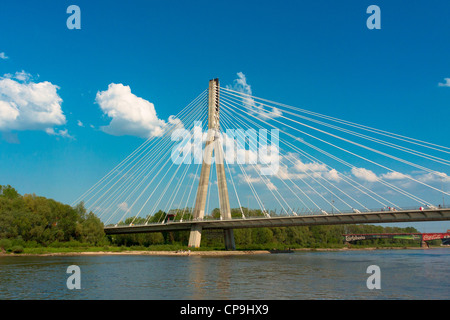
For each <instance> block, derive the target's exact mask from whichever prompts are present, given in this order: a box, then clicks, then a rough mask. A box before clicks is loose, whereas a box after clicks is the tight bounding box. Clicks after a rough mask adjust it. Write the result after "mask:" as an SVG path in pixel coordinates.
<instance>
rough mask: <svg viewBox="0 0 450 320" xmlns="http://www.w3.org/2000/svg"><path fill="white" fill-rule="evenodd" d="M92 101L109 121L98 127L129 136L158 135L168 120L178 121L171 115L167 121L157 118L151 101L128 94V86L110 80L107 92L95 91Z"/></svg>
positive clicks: (129, 92)
mask: <svg viewBox="0 0 450 320" xmlns="http://www.w3.org/2000/svg"><path fill="white" fill-rule="evenodd" d="M95 101H96V102H97V103H98V105H99V106H100V108H101V110H102V111H103V112H104V114H106V115H107V116H108V117H110V118H111V122H110V123H109V125H107V126H102V127H101V129H102V130H103V131H104V132H106V133H108V134H111V135H115V136H121V135H131V136H138V137H142V138H150V137H153V136H160V135H161V134H162V132H163V128H164V126H165V125H166V124H167V123H171V124H175V123H180V120H179V119H176V118H174V117H173V116H170V117H169V119H168V122H166V121H164V120H162V119H159V118H158V116H157V114H156V110H155V106H154V105H153V103H151V102H149V101H147V100H144V99H142V98H140V97H137V96H136V95H134V94H133V93H131V89H130V87H129V86H124V85H123V84H120V83H119V84H116V83H111V84H110V85H109V86H108V89H107V90H106V91H102V92H100V91H99V92H97V96H96V98H95Z"/></svg>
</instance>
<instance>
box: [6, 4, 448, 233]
mask: <svg viewBox="0 0 450 320" xmlns="http://www.w3.org/2000/svg"><path fill="white" fill-rule="evenodd" d="M71 4H76V5H78V6H79V7H80V9H81V30H69V29H68V28H67V27H66V20H67V18H68V17H69V14H67V13H66V9H67V7H68V6H69V5H71ZM371 4H376V5H378V6H379V7H380V9H381V29H380V30H369V29H368V28H367V27H366V20H367V18H368V17H369V14H367V13H366V9H367V7H368V6H369V5H371ZM449 12H450V3H449V2H448V1H433V2H432V4H430V2H427V1H415V2H413V3H407V4H405V2H404V1H375V2H372V1H370V2H369V1H308V2H306V1H303V2H301V1H214V2H211V1H189V2H188V1H132V2H129V1H95V2H93V1H79V0H77V1H70V2H69V1H39V2H36V1H8V2H4V3H2V8H1V10H0V53H1V52H2V53H3V58H0V77H2V79H6V78H7V79H11V80H12V81H15V82H16V83H22V84H23V83H27V84H30V83H35V84H37V83H42V82H48V83H49V84H48V85H49V86H50V84H51V86H57V88H56V89H57V90H56V93H49V94H50V95H51V97H50V98H49V99H50V101H52V102H57V100H58V97H59V98H60V99H61V100H62V101H60V102H59V104H57V106H56V108H58V106H59V108H60V111H61V112H62V113H63V115H64V118H65V121H63V122H61V121H60V122H59V123H57V122H51V123H53V124H42V123H41V124H36V123H34V122H33V121H32V119H29V120H27V121H25V122H23V123H20V124H17V125H15V126H14V127H12V126H9V127H8V126H6V125H4V123H3V122H2V121H1V119H0V148H1V153H0V163H1V166H0V183H1V184H11V185H12V186H14V187H16V188H17V189H18V190H19V192H20V193H22V194H23V193H33V192H34V193H36V194H39V195H43V196H47V197H51V198H55V199H57V200H59V201H62V202H65V203H71V202H72V201H73V200H74V199H75V198H76V197H77V196H79V195H80V194H81V193H83V192H84V191H85V190H87V189H88V188H89V187H90V186H92V185H93V184H94V183H95V182H97V181H98V180H99V179H100V178H101V177H102V176H103V175H104V174H106V173H107V172H109V170H110V169H111V168H113V167H114V166H115V165H116V164H117V163H119V162H120V161H121V160H122V159H123V158H125V157H126V156H127V155H128V154H130V153H131V152H132V151H133V150H134V149H135V148H136V147H138V146H139V145H140V144H141V143H142V142H143V141H144V140H143V138H142V137H139V136H136V135H124V136H117V135H113V134H109V133H107V132H105V130H102V129H101V127H102V126H107V125H108V124H109V123H110V122H111V118H110V117H108V115H107V113H106V112H105V111H104V110H102V109H101V108H100V106H99V103H98V102H96V96H97V93H98V92H104V91H107V90H108V86H109V85H110V84H123V85H124V86H129V88H130V89H131V92H132V94H133V95H135V96H137V97H140V98H142V99H144V100H146V101H148V102H150V103H152V104H153V105H154V108H155V110H156V113H157V116H158V118H159V119H162V120H164V121H167V120H168V117H169V116H170V115H174V114H176V113H178V111H180V110H181V109H182V108H183V107H184V106H185V105H187V104H188V103H189V102H190V101H191V100H192V99H194V98H195V97H196V96H197V95H198V94H199V93H200V92H202V91H203V90H204V89H206V87H207V83H208V80H209V79H212V78H216V77H219V78H220V81H221V83H222V84H223V85H232V84H233V80H235V79H236V78H237V73H238V72H242V73H244V74H245V76H246V80H247V82H248V83H249V84H250V85H251V88H252V93H253V94H254V95H255V96H259V97H263V98H267V99H270V100H272V101H278V102H282V103H286V104H289V105H293V106H296V107H300V108H305V109H308V110H312V111H315V112H319V113H322V114H325V115H330V116H335V117H338V118H341V119H346V120H349V121H353V122H357V123H361V124H364V125H368V126H372V127H375V128H379V129H383V130H388V131H391V132H395V133H399V134H402V135H405V136H408V137H414V138H418V139H421V140H425V141H430V142H433V143H436V144H439V145H443V146H448V145H449V144H448V137H449V134H448V129H447V126H446V123H445V122H446V119H449V116H450V111H449V110H450V108H449V101H450V87H448V86H446V85H445V84H446V82H445V81H446V80H445V79H446V78H450V59H449V56H450V41H449V40H450V31H449V30H450V21H449V19H448V13H449ZM0 57H2V56H0ZM20 75H22V78H23V77H27V79H25V80H23V81H21V80H19V79H21V76H20ZM439 83H441V84H444V85H441V86H439ZM51 86H50V87H51ZM1 99H2V96H1V95H0V100H1ZM3 99H5V98H4V96H3ZM52 99H53V100H52ZM0 115H1V109H0ZM53 120H54V119H53ZM80 122H81V123H82V124H83V126H80V125H79V124H80ZM2 125H3V127H2ZM49 128H52V129H53V131H49ZM445 172H447V173H448V170H447V171H445ZM449 202H450V199H449ZM446 226H447V228H448V224H447V225H446ZM441 227H442V226H440V227H439V229H441ZM426 229H429V228H426Z"/></svg>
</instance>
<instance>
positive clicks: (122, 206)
mask: <svg viewBox="0 0 450 320" xmlns="http://www.w3.org/2000/svg"><path fill="white" fill-rule="evenodd" d="M117 207H118V208H119V209H120V210H122V211H124V212H126V211H128V210H129V208H128V204H127V203H126V202H121V203H119V204H118V205H117Z"/></svg>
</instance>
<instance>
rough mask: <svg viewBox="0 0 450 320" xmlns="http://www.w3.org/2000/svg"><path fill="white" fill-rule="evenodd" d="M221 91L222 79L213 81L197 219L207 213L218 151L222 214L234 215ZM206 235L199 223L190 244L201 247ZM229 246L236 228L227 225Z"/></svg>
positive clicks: (194, 214) (209, 93) (232, 247)
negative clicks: (222, 136) (223, 142)
mask: <svg viewBox="0 0 450 320" xmlns="http://www.w3.org/2000/svg"><path fill="white" fill-rule="evenodd" d="M219 120H220V92H219V79H213V80H210V81H209V88H208V135H207V138H206V144H205V150H204V152H203V157H202V169H201V172H200V181H199V184H198V188H197V196H196V200H195V207H194V212H193V219H194V221H201V220H202V219H203V217H204V215H205V206H206V197H207V194H208V185H209V176H210V171H211V160H212V156H213V152H214V157H215V162H216V173H217V185H218V188H219V202H220V217H221V219H231V209H230V200H229V197H228V187H227V179H226V175H225V163H224V155H223V146H222V145H221V144H220V141H221V140H220V122H219ZM201 238H202V227H201V225H199V224H195V225H194V226H192V228H191V232H190V235H189V243H188V246H189V247H193V248H198V247H200V242H201ZM224 240H225V248H226V249H227V250H234V249H235V248H236V246H235V242H234V233H233V229H224Z"/></svg>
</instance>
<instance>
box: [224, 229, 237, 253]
mask: <svg viewBox="0 0 450 320" xmlns="http://www.w3.org/2000/svg"><path fill="white" fill-rule="evenodd" d="M223 238H224V240H225V250H236V244H235V243H234V232H233V229H224V230H223Z"/></svg>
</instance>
